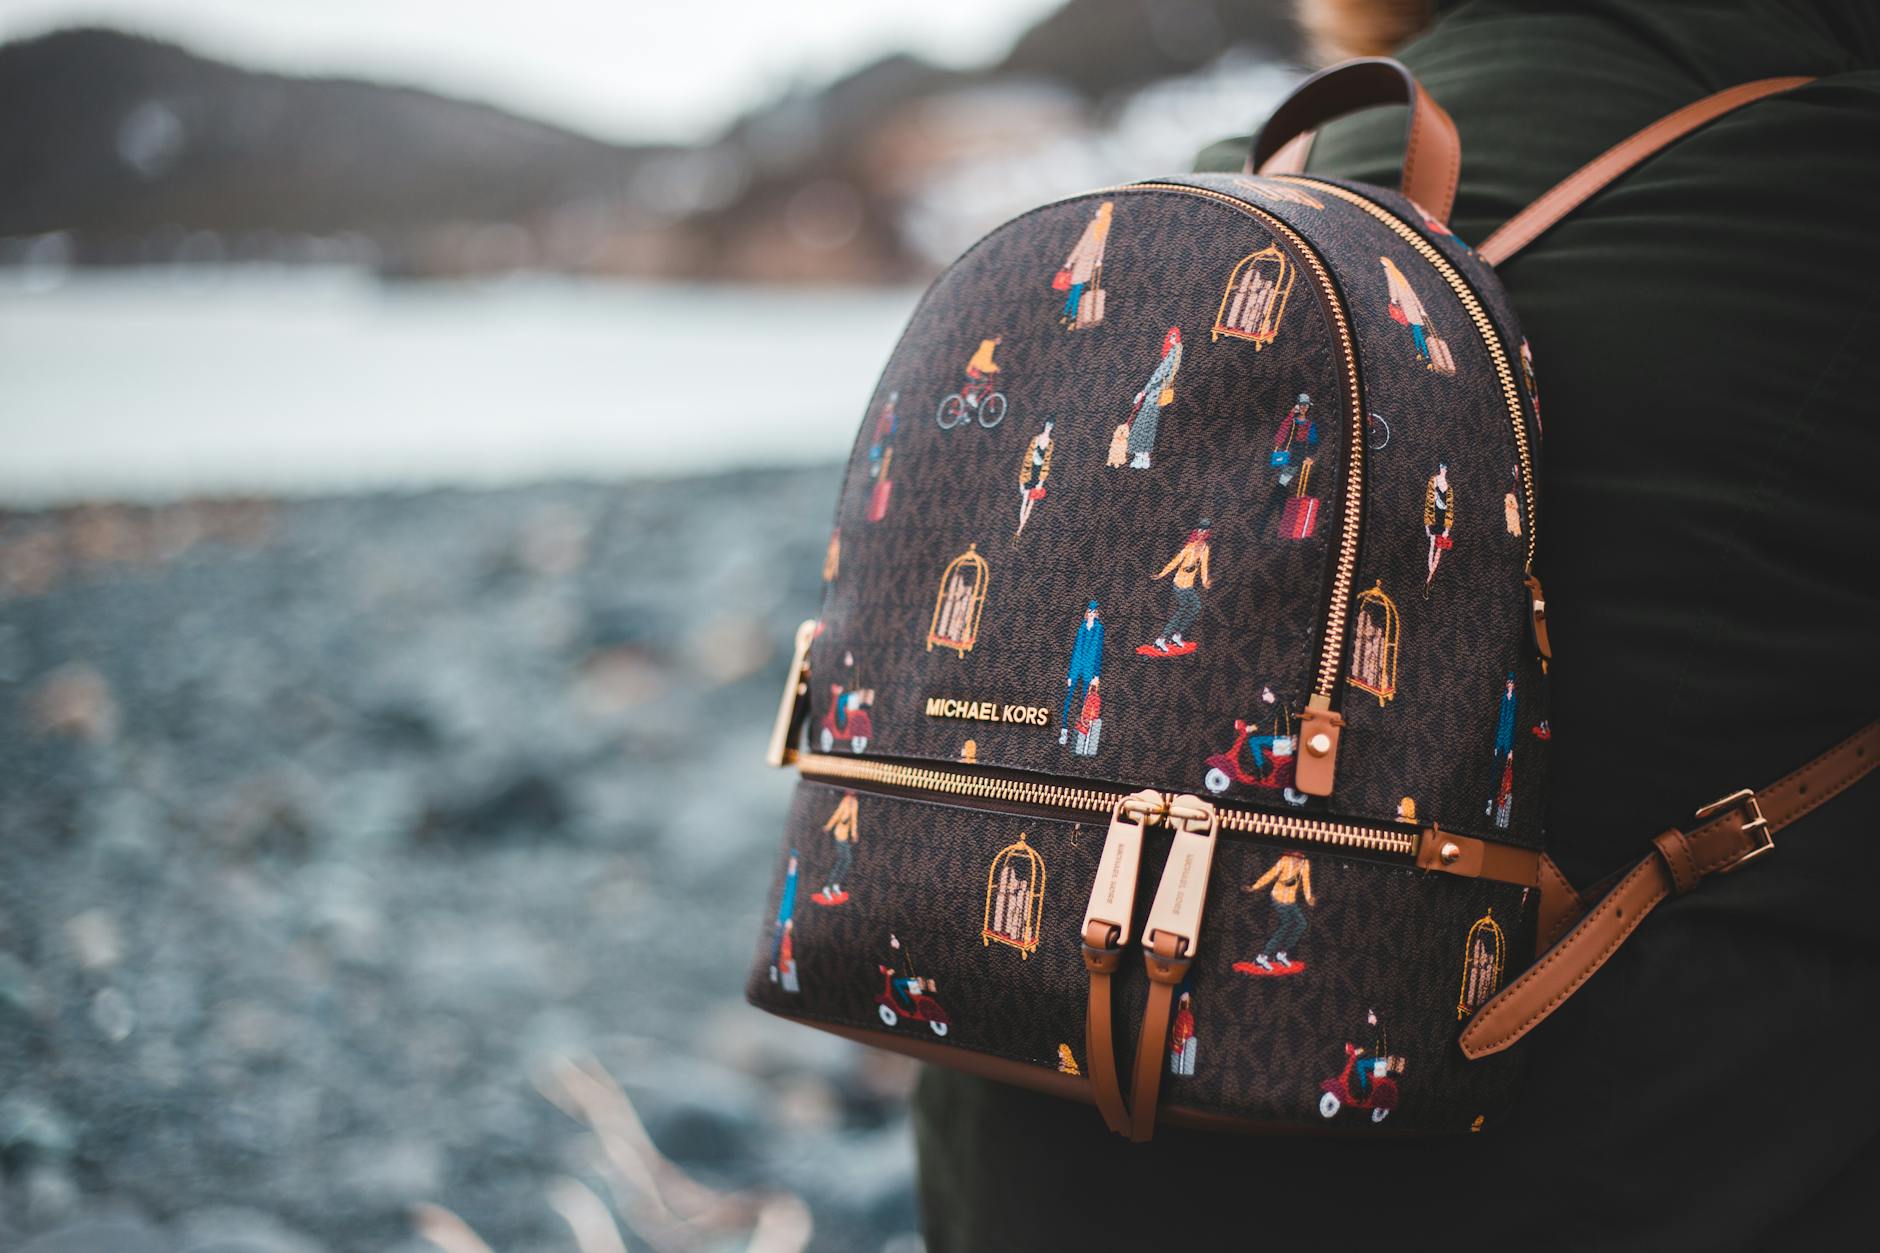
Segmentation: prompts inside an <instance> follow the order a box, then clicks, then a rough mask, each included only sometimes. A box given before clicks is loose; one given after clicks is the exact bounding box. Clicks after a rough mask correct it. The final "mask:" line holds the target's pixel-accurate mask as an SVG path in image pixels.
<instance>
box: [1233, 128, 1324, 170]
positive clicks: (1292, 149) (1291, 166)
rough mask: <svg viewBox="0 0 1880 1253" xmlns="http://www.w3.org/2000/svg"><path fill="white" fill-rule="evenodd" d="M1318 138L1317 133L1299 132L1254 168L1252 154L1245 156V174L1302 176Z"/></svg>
mask: <svg viewBox="0 0 1880 1253" xmlns="http://www.w3.org/2000/svg"><path fill="white" fill-rule="evenodd" d="M1318 137H1319V133H1318V132H1317V131H1300V132H1299V133H1298V134H1297V135H1294V136H1293V137H1292V138H1291V139H1289V140H1287V141H1286V142H1285V143H1283V144H1281V145H1280V146H1279V149H1278V151H1276V152H1274V154H1273V155H1272V156H1270V157H1268V158H1267V159H1266V160H1265V161H1263V162H1261V163H1260V166H1259V168H1258V169H1255V168H1254V164H1253V154H1252V152H1251V151H1249V152H1248V154H1247V164H1246V167H1245V172H1246V173H1248V174H1304V173H1305V172H1306V162H1307V161H1309V160H1311V159H1312V144H1313V142H1314V141H1316V140H1317V139H1318Z"/></svg>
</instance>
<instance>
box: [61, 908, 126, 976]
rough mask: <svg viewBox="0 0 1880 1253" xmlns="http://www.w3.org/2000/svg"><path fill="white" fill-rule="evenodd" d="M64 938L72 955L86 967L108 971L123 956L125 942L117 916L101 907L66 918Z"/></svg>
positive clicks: (87, 968)
mask: <svg viewBox="0 0 1880 1253" xmlns="http://www.w3.org/2000/svg"><path fill="white" fill-rule="evenodd" d="M65 938H66V941H67V942H68V943H69V944H71V946H72V955H73V956H74V957H76V958H78V964H79V965H80V966H82V967H84V968H85V969H86V970H108V969H110V968H111V967H112V966H115V965H117V964H118V962H119V961H121V960H123V957H124V942H123V940H122V939H121V938H120V937H119V935H118V926H117V919H115V918H113V917H112V916H111V915H110V914H109V913H108V912H106V911H105V910H102V909H88V910H86V911H85V912H84V913H82V914H74V915H72V916H71V917H70V918H67V919H66V920H65Z"/></svg>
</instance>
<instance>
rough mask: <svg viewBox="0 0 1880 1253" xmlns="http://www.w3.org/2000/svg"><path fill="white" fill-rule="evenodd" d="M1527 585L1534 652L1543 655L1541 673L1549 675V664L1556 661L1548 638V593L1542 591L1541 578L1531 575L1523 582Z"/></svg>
mask: <svg viewBox="0 0 1880 1253" xmlns="http://www.w3.org/2000/svg"><path fill="white" fill-rule="evenodd" d="M1522 582H1523V583H1526V584H1527V590H1528V615H1529V620H1530V621H1532V622H1533V624H1534V651H1535V652H1537V653H1539V654H1540V655H1541V673H1542V674H1546V673H1547V663H1548V662H1550V661H1552V660H1553V659H1554V646H1553V644H1552V643H1551V642H1550V641H1549V640H1548V638H1547V593H1546V592H1544V591H1542V590H1541V581H1540V578H1539V577H1538V576H1537V575H1535V574H1532V573H1530V574H1529V575H1528V576H1527V578H1525V579H1523V580H1522Z"/></svg>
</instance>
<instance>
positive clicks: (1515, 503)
mask: <svg viewBox="0 0 1880 1253" xmlns="http://www.w3.org/2000/svg"><path fill="white" fill-rule="evenodd" d="M1520 486H1521V467H1520V466H1516V467H1515V468H1514V486H1513V487H1510V488H1509V489H1508V494H1507V495H1506V496H1504V497H1502V501H1501V516H1502V522H1503V523H1504V524H1505V525H1506V526H1507V528H1508V534H1510V535H1519V534H1521V498H1520V497H1519V496H1517V495H1515V492H1516V491H1517V490H1518V489H1519V488H1520Z"/></svg>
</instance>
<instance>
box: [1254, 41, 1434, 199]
mask: <svg viewBox="0 0 1880 1253" xmlns="http://www.w3.org/2000/svg"><path fill="white" fill-rule="evenodd" d="M1380 104H1408V105H1409V106H1410V117H1409V120H1408V121H1407V122H1405V124H1404V156H1403V194H1404V195H1406V196H1408V197H1410V199H1412V200H1414V201H1416V202H1417V204H1418V205H1420V206H1422V208H1423V210H1424V211H1425V212H1426V213H1428V214H1429V215H1430V216H1431V217H1433V218H1435V219H1436V220H1437V221H1439V222H1447V221H1448V220H1449V211H1450V209H1451V208H1453V207H1454V205H1455V203H1456V180H1457V179H1459V178H1460V177H1461V175H1462V141H1461V140H1460V139H1459V138H1457V136H1456V124H1455V123H1454V122H1453V121H1451V120H1450V118H1449V115H1448V114H1447V113H1445V112H1443V110H1442V107H1441V106H1440V105H1438V104H1437V103H1436V102H1435V101H1434V100H1432V99H1430V97H1429V93H1428V92H1426V91H1424V90H1423V86H1422V84H1420V83H1418V82H1417V80H1416V76H1415V75H1413V74H1411V73H1410V71H1409V70H1407V69H1405V68H1404V67H1403V65H1402V64H1401V63H1399V62H1397V61H1393V60H1391V59H1390V58H1389V57H1360V58H1359V59H1357V60H1355V61H1345V62H1342V63H1340V64H1338V65H1334V66H1332V67H1331V68H1330V69H1325V70H1320V71H1319V72H1318V73H1317V74H1314V75H1313V76H1312V77H1311V78H1308V79H1307V80H1306V81H1305V82H1303V83H1301V84H1299V86H1298V87H1296V88H1295V89H1294V90H1293V94H1292V95H1290V96H1288V97H1286V99H1285V101H1284V102H1283V103H1282V104H1281V105H1280V106H1279V108H1277V109H1275V110H1273V116H1272V117H1270V118H1268V119H1267V122H1266V125H1265V126H1263V127H1261V129H1260V134H1259V136H1258V138H1256V139H1255V140H1254V141H1253V151H1252V154H1251V155H1250V156H1249V158H1248V160H1247V165H1248V167H1249V168H1251V169H1255V170H1262V171H1265V170H1266V167H1267V162H1268V160H1269V159H1270V158H1273V157H1275V156H1276V155H1277V154H1278V153H1279V151H1280V150H1281V149H1282V148H1284V147H1287V146H1289V145H1290V144H1292V143H1293V142H1294V141H1295V140H1297V139H1298V138H1299V137H1300V136H1301V135H1302V134H1303V133H1304V132H1306V131H1310V130H1313V129H1315V128H1316V127H1318V126H1319V125H1321V124H1322V123H1325V122H1329V121H1331V120H1332V119H1333V118H1335V117H1343V116H1344V115H1345V114H1347V113H1355V112H1357V111H1358V110H1359V109H1368V108H1371V107H1372V106H1374V105H1380ZM1302 165H1303V161H1302ZM1272 172H1274V173H1279V172H1280V171H1278V170H1274V171H1272ZM1287 172H1289V173H1297V172H1298V171H1297V170H1292V171H1287Z"/></svg>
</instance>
